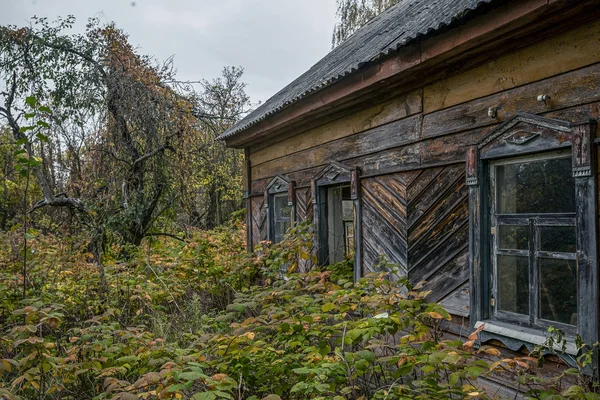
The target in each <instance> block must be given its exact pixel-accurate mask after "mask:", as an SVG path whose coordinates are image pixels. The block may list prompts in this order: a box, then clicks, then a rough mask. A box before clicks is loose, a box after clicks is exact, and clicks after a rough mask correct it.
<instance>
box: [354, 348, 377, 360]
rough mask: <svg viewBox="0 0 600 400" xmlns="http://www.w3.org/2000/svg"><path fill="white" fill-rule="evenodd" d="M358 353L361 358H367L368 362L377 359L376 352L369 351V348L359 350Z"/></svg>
mask: <svg viewBox="0 0 600 400" xmlns="http://www.w3.org/2000/svg"><path fill="white" fill-rule="evenodd" d="M356 355H357V356H358V357H359V358H360V359H363V360H366V361H368V362H373V361H375V358H376V355H375V353H373V352H372V351H369V350H362V351H359V352H358V353H356Z"/></svg>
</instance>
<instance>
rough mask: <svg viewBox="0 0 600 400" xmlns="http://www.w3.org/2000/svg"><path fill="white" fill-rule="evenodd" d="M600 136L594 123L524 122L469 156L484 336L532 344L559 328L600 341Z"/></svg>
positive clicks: (477, 310)
mask: <svg viewBox="0 0 600 400" xmlns="http://www.w3.org/2000/svg"><path fill="white" fill-rule="evenodd" d="M595 134H596V122H595V121H593V120H592V121H586V122H584V123H581V124H571V123H569V122H566V121H560V120H555V119H549V118H543V117H539V116H536V115H531V114H519V115H517V116H516V117H514V118H513V119H511V120H509V121H507V122H505V123H504V124H502V125H501V126H499V127H498V128H496V129H495V130H494V131H493V132H491V133H490V134H489V135H488V136H487V137H486V138H485V139H483V140H482V141H481V142H480V143H479V144H478V145H476V146H473V147H471V148H469V149H468V151H467V174H466V175H467V185H468V186H469V229H470V232H469V254H470V257H469V267H470V273H471V277H470V285H471V288H470V289H471V290H470V296H471V306H470V308H471V315H470V319H471V324H472V325H473V326H476V325H478V326H479V325H481V324H489V325H490V329H488V330H487V333H486V334H485V335H483V336H484V337H487V338H496V339H500V340H502V339H503V338H502V336H504V339H506V341H507V343H508V342H511V346H514V345H515V343H516V342H519V341H520V342H522V343H523V344H524V345H527V344H531V343H532V341H531V340H528V339H527V337H534V336H536V335H535V333H536V332H538V333H539V334H541V336H540V337H543V333H544V331H545V330H546V328H547V327H548V326H551V325H552V326H557V327H559V328H561V329H563V330H565V331H566V332H567V333H568V334H571V335H572V337H574V336H575V335H579V336H581V337H582V339H583V341H584V342H585V343H587V344H588V345H592V344H593V343H595V342H597V341H598V317H599V313H598V271H597V262H598V260H597V257H598V255H597V240H596V236H597V233H596V231H597V228H596V226H597V201H596V199H597V183H596V176H595V168H594V165H595V158H596V144H595V143H594V139H595ZM511 327H514V328H511ZM490 332H491V333H490ZM498 332H501V334H499V333H498ZM538 336H539V335H538ZM536 340H537V339H536ZM515 341H516V342H515Z"/></svg>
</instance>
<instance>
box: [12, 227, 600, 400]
mask: <svg viewBox="0 0 600 400" xmlns="http://www.w3.org/2000/svg"><path fill="white" fill-rule="evenodd" d="M16 234H17V233H9V234H5V235H3V236H2V238H1V242H0V246H1V247H0V263H1V265H2V269H1V272H0V307H1V308H0V323H1V327H2V331H1V332H0V333H1V338H0V397H2V396H4V398H6V399H92V398H93V399H125V400H127V399H138V398H143V399H144V398H145V399H156V398H158V399H188V398H191V399H197V400H207V399H220V398H223V399H270V400H275V399H279V398H282V399H430V398H433V399H435V398H437V399H448V398H452V399H468V398H486V394H485V393H484V392H483V391H482V390H481V389H480V388H479V382H478V378H479V377H481V376H484V375H486V374H493V373H501V371H502V370H503V369H510V370H511V371H512V372H513V373H514V374H517V375H518V376H519V380H520V382H521V384H522V389H523V391H528V395H530V396H531V397H533V398H573V399H579V398H581V399H583V398H598V397H597V395H596V394H594V393H592V390H591V389H590V388H589V387H588V386H586V385H583V384H582V385H579V386H571V387H569V388H568V389H566V390H564V389H561V388H560V386H559V384H560V383H561V382H562V380H563V375H560V376H558V377H557V378H556V379H555V380H553V381H551V382H542V381H540V380H539V379H538V378H535V370H536V368H537V367H536V365H537V363H538V361H539V359H538V358H537V357H529V356H527V355H523V356H522V357H517V358H502V357H499V356H500V352H499V351H498V350H497V349H496V348H492V347H489V346H481V347H479V348H477V349H476V348H475V347H477V346H474V345H476V336H477V334H476V333H475V334H473V335H471V336H470V337H469V339H467V342H466V343H463V342H462V341H459V340H445V339H444V338H443V335H442V334H441V330H440V324H442V323H443V322H444V321H445V320H447V319H449V318H450V316H449V315H448V313H447V312H446V311H445V310H444V309H443V308H442V307H441V306H439V305H437V304H434V303H428V302H427V301H426V299H425V297H426V295H427V293H424V292H421V291H420V290H419V289H418V288H415V287H411V286H410V285H409V284H408V282H404V281H396V282H393V281H391V280H389V277H390V276H391V275H390V274H388V273H382V274H373V275H370V276H368V277H365V278H363V279H361V280H360V282H358V283H357V284H354V283H353V282H352V265H351V264H350V263H348V262H346V263H341V264H338V265H335V266H332V267H330V268H328V269H325V270H314V271H312V272H309V273H304V274H298V273H295V272H292V273H289V274H286V275H285V276H282V275H281V274H280V271H281V270H282V269H283V268H289V269H291V270H297V268H298V264H299V263H300V262H301V259H304V261H310V260H309V259H310V258H311V253H310V250H309V249H310V247H309V246H308V243H309V240H310V234H309V233H308V232H307V229H306V228H305V227H302V226H301V227H299V228H296V229H294V232H292V234H291V235H290V237H289V238H288V239H287V240H286V241H285V242H284V243H281V244H278V245H274V246H268V245H265V246H263V247H262V248H261V249H259V253H258V254H256V255H251V254H247V253H246V252H245V251H244V243H243V237H244V232H243V226H242V225H241V223H234V224H232V225H230V226H229V227H226V228H221V229H217V230H214V231H211V232H208V233H202V232H197V233H196V234H194V236H193V238H192V239H191V240H189V241H188V243H185V244H179V243H178V242H174V241H171V240H170V239H166V240H155V241H153V242H147V243H145V244H144V245H143V246H142V247H140V248H139V249H137V250H135V251H133V252H132V251H128V252H127V253H128V254H132V256H131V259H130V260H128V261H127V262H121V261H118V259H117V256H116V255H119V254H122V253H123V252H122V249H120V248H119V247H118V246H117V245H113V246H112V247H111V248H110V249H109V252H108V254H107V256H106V263H105V264H106V265H105V266H106V274H107V283H108V291H104V290H103V289H102V288H101V285H100V280H99V276H98V274H97V271H96V269H95V267H94V265H93V264H91V263H89V262H88V261H87V260H88V259H89V255H87V254H86V253H85V250H84V249H85V246H84V244H85V240H82V241H81V242H78V241H77V239H72V240H70V241H65V240H64V239H59V238H57V237H52V236H43V235H40V234H38V233H36V232H34V231H31V232H29V233H28V234H29V235H30V240H29V249H28V258H29V274H28V276H29V279H28V282H27V298H26V299H23V298H22V293H23V277H22V275H21V272H20V271H21V265H20V262H21V261H20V251H21V250H22V249H20V248H19V246H18V243H19V242H18V240H17V239H15V237H14V236H13V235H16ZM540 354H541V353H540ZM490 360H491V361H490ZM567 373H568V374H575V373H578V371H577V370H572V369H571V370H567ZM581 382H584V379H583V378H582V377H581ZM561 392H562V394H559V393H561Z"/></svg>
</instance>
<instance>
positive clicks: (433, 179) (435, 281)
mask: <svg viewBox="0 0 600 400" xmlns="http://www.w3.org/2000/svg"><path fill="white" fill-rule="evenodd" d="M407 193H408V199H407V200H408V201H407V202H408V214H409V217H408V232H407V233H408V243H409V246H408V277H409V279H410V281H411V282H413V283H417V282H421V281H425V282H426V284H425V287H424V290H431V291H432V293H431V295H430V297H429V298H430V300H432V301H439V300H441V299H443V298H445V297H446V296H448V295H449V294H451V293H453V292H454V291H455V290H457V289H458V288H459V287H460V286H461V285H463V284H464V283H465V282H466V281H467V280H468V263H467V255H468V241H469V236H468V234H469V231H468V201H467V196H468V190H467V187H466V183H465V167H464V164H463V163H460V164H455V165H450V166H446V167H440V168H431V169H426V170H423V171H422V172H421V173H420V174H419V176H418V177H417V179H415V180H414V181H413V183H412V184H411V186H410V187H409V188H408V191H407Z"/></svg>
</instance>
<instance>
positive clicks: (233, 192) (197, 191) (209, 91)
mask: <svg viewBox="0 0 600 400" xmlns="http://www.w3.org/2000/svg"><path fill="white" fill-rule="evenodd" d="M243 72H244V70H243V68H240V67H226V68H224V69H223V71H222V76H221V77H219V78H217V79H214V80H212V81H208V80H202V81H201V87H202V90H201V91H200V93H199V96H198V98H197V100H196V104H197V107H198V113H199V114H200V116H203V118H201V119H199V129H200V131H202V132H204V135H197V136H196V137H195V141H196V142H195V143H194V144H193V145H191V146H190V148H191V149H193V150H192V151H193V153H192V154H191V157H189V158H188V160H187V165H188V168H187V170H185V171H184V172H187V173H188V174H189V178H188V179H187V180H186V185H185V187H182V194H183V197H184V198H185V199H187V203H186V205H187V214H188V215H190V216H191V218H192V221H190V222H191V223H192V224H193V225H196V226H199V227H201V228H204V229H207V228H214V227H215V226H218V225H220V224H222V223H223V222H225V221H227V220H228V219H229V217H230V216H231V214H232V213H233V212H234V211H236V210H239V209H240V208H242V207H243V196H242V195H243V193H242V191H243V189H242V166H243V155H242V153H241V152H240V151H239V150H235V149H228V148H226V147H225V144H224V143H223V142H222V141H217V140H216V138H217V137H218V136H219V135H220V134H221V133H223V132H224V131H225V130H226V129H227V128H229V127H230V126H231V125H233V124H234V123H235V122H236V121H238V120H239V119H241V118H242V117H243V116H244V115H245V114H246V113H247V112H248V110H249V108H250V105H251V104H250V99H249V97H248V95H246V92H245V87H246V84H245V83H243V82H242V81H241V78H242V75H243Z"/></svg>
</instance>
